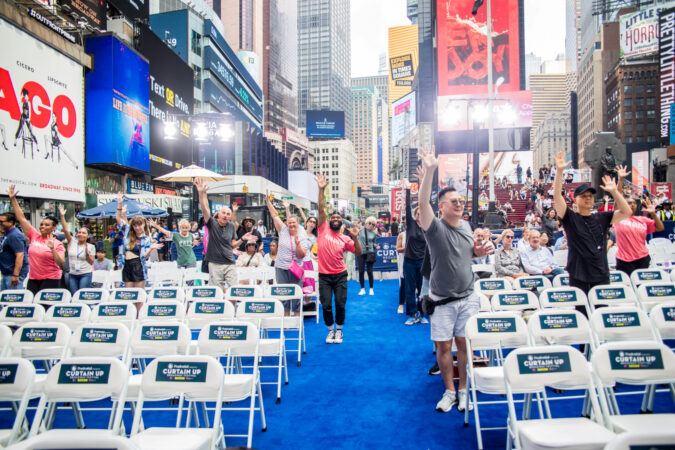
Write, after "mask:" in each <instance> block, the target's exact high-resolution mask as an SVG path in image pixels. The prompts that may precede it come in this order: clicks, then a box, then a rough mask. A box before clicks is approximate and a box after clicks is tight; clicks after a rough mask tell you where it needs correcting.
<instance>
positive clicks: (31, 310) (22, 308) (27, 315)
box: [0, 303, 45, 327]
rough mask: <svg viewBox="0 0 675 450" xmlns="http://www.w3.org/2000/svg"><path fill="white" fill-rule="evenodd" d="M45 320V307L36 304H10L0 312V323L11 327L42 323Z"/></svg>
mask: <svg viewBox="0 0 675 450" xmlns="http://www.w3.org/2000/svg"><path fill="white" fill-rule="evenodd" d="M44 319H45V307H44V306H42V305H38V304H36V303H33V304H30V303H16V304H10V305H7V306H5V307H4V308H2V310H0V323H4V324H5V325H9V326H15V327H17V326H21V325H23V324H24V323H28V322H42V321H43V320H44Z"/></svg>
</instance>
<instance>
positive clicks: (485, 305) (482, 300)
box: [476, 292, 492, 312]
mask: <svg viewBox="0 0 675 450" xmlns="http://www.w3.org/2000/svg"><path fill="white" fill-rule="evenodd" d="M476 295H477V296H478V302H479V305H480V306H479V307H480V312H490V311H492V305H491V304H490V299H489V298H488V297H487V295H485V294H483V293H481V292H476Z"/></svg>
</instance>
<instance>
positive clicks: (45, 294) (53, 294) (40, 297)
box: [33, 289, 71, 305]
mask: <svg viewBox="0 0 675 450" xmlns="http://www.w3.org/2000/svg"><path fill="white" fill-rule="evenodd" d="M70 300H71V295H70V291H69V290H68V289H42V290H41V291H38V293H37V294H35V298H34V300H33V301H34V302H35V303H39V304H41V305H58V304H61V303H70Z"/></svg>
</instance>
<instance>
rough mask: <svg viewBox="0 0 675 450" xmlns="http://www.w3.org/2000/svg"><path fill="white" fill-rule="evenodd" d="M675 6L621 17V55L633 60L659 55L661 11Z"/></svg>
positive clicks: (665, 5)
mask: <svg viewBox="0 0 675 450" xmlns="http://www.w3.org/2000/svg"><path fill="white" fill-rule="evenodd" d="M674 5H675V2H669V3H667V4H662V5H659V6H658V7H654V8H647V9H643V10H641V11H638V12H634V13H631V14H624V15H622V16H621V17H619V40H620V43H621V55H622V56H623V57H624V58H628V59H631V58H636V57H643V56H646V55H651V54H656V53H658V51H659V10H661V9H664V8H669V7H672V6H674Z"/></svg>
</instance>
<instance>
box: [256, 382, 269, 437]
mask: <svg viewBox="0 0 675 450" xmlns="http://www.w3.org/2000/svg"><path fill="white" fill-rule="evenodd" d="M258 405H260V420H261V421H262V431H263V432H265V431H267V422H266V421H265V405H264V404H263V396H262V389H261V388H260V378H258Z"/></svg>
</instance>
